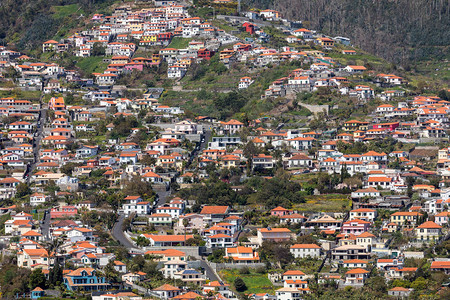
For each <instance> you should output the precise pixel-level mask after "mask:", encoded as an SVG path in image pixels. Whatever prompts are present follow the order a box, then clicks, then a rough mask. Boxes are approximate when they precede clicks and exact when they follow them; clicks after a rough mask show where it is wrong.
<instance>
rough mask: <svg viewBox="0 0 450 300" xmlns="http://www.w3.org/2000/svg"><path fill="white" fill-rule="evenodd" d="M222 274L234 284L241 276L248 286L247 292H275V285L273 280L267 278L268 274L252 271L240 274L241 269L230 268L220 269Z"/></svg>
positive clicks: (227, 280)
mask: <svg viewBox="0 0 450 300" xmlns="http://www.w3.org/2000/svg"><path fill="white" fill-rule="evenodd" d="M220 276H221V277H222V278H223V279H224V280H225V281H226V282H228V283H229V284H230V285H233V282H234V280H235V279H236V278H237V277H241V278H242V280H244V282H245V285H246V286H247V290H246V291H245V293H246V294H248V293H271V294H273V293H274V290H275V289H274V286H273V284H272V282H271V281H270V280H269V278H267V274H260V273H253V272H252V273H250V274H239V270H237V269H230V270H222V271H220Z"/></svg>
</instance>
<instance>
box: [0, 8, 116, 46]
mask: <svg viewBox="0 0 450 300" xmlns="http://www.w3.org/2000/svg"><path fill="white" fill-rule="evenodd" d="M113 2H114V1H112V0H15V1H12V0H1V1H0V40H2V39H5V40H6V42H8V43H11V42H12V43H14V44H15V45H16V47H17V49H19V50H30V49H33V48H35V47H36V46H37V45H40V44H41V43H42V41H43V40H46V39H50V38H58V37H62V36H64V34H65V33H67V32H66V31H67V30H69V29H71V28H74V27H77V26H80V25H84V20H83V19H82V18H81V16H82V15H84V16H86V15H87V14H89V13H92V12H94V11H96V12H100V13H102V11H104V10H107V9H108V6H109V5H110V4H111V3H113Z"/></svg>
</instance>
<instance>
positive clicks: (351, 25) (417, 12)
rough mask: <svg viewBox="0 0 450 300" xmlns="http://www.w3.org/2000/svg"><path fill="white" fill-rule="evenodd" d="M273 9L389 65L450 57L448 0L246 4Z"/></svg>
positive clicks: (249, 0) (266, 0) (265, 0)
mask: <svg viewBox="0 0 450 300" xmlns="http://www.w3.org/2000/svg"><path fill="white" fill-rule="evenodd" d="M244 2H245V3H246V4H247V5H248V7H259V8H261V9H262V8H273V9H276V10H279V11H280V12H281V13H282V15H283V16H285V17H287V18H289V19H293V20H302V21H304V24H305V26H306V27H309V28H310V29H314V30H318V31H321V32H324V33H326V34H330V35H340V36H346V37H349V38H351V40H352V43H353V44H354V45H356V46H358V47H360V48H362V49H364V50H366V51H369V52H371V53H374V54H376V55H379V56H381V57H383V58H385V59H387V60H389V61H392V62H396V63H403V64H405V65H406V64H408V63H410V62H411V61H413V62H414V61H417V60H421V59H427V58H429V57H435V58H443V57H447V58H448V55H449V49H448V45H449V42H450V4H449V2H448V1H445V0H434V1H429V0H395V1H392V0H378V1H372V0H358V1H355V0H284V1H273V0H244Z"/></svg>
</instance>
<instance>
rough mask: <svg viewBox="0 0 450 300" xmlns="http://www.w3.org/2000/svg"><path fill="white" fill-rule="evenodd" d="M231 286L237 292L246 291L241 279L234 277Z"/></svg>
mask: <svg viewBox="0 0 450 300" xmlns="http://www.w3.org/2000/svg"><path fill="white" fill-rule="evenodd" d="M233 284H234V288H235V289H236V291H238V292H243V291H245V290H247V286H246V285H245V282H244V280H242V278H241V277H236V279H235V280H234V283H233Z"/></svg>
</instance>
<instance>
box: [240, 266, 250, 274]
mask: <svg viewBox="0 0 450 300" xmlns="http://www.w3.org/2000/svg"><path fill="white" fill-rule="evenodd" d="M239 274H241V275H245V274H250V269H249V268H248V267H243V268H241V269H239Z"/></svg>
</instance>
